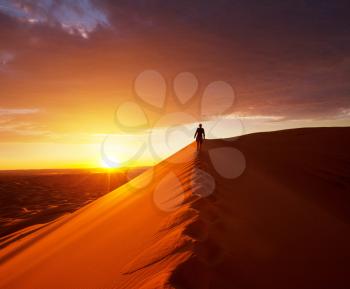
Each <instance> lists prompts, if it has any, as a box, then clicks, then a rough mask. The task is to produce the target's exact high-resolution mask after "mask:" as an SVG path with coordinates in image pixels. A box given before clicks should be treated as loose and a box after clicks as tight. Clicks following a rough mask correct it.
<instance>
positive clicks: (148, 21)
mask: <svg viewBox="0 0 350 289" xmlns="http://www.w3.org/2000/svg"><path fill="white" fill-rule="evenodd" d="M63 2H64V1H62V3H63ZM141 2H142V1H141ZM141 2H140V3H141ZM287 2H288V1H287ZM287 2H286V3H287ZM13 3H17V4H13ZM18 3H22V4H23V3H26V4H23V5H22V4H21V5H19V4H18ZM45 3H46V2H44V1H26V2H24V1H14V2H13V1H5V2H4V4H3V6H0V39H1V42H0V97H1V103H0V148H1V150H0V159H1V164H0V169H22V168H62V167H96V166H101V165H105V164H104V161H103V160H102V159H101V143H102V142H103V140H104V138H105V137H106V135H109V134H113V136H112V138H113V139H114V140H113V145H112V144H109V146H112V147H114V148H118V149H115V152H113V149H111V150H112V152H110V153H111V154H113V158H114V160H116V161H117V160H118V159H119V163H120V164H121V165H144V164H152V163H154V162H157V161H159V160H160V159H162V158H164V157H165V156H166V155H169V154H170V153H171V152H173V151H175V150H176V149H178V148H180V147H181V146H183V145H185V144H187V143H189V142H191V141H192V134H193V133H194V130H195V126H196V125H197V123H198V122H199V121H201V122H204V123H205V124H206V125H207V128H211V126H212V124H210V123H206V121H208V120H211V121H212V122H215V121H217V120H219V119H220V118H224V117H225V116H229V117H228V118H229V119H237V118H238V119H239V120H238V122H236V123H235V124H234V127H235V128H234V129H232V130H229V128H230V127H232V126H231V125H232V124H231V123H230V120H229V121H228V124H227V126H226V127H225V126H222V127H220V129H219V131H218V132H216V134H213V136H214V135H215V136H216V137H221V136H230V135H236V134H244V133H249V132H255V131H264V130H274V129H284V128H290V127H300V126H333V125H342V126H344V125H345V126H348V125H349V124H350V121H349V119H350V104H349V97H348V88H349V87H348V83H347V81H346V79H348V78H347V76H348V73H349V69H348V68H349V59H350V58H349V56H348V55H347V54H346V52H345V50H344V51H343V50H340V49H338V48H339V47H341V45H343V46H342V47H346V46H347V44H348V43H347V42H346V43H345V42H344V41H345V40H344V38H342V37H341V35H339V36H338V34H336V33H334V31H339V29H341V25H342V24H341V23H340V22H339V23H338V24H337V23H335V22H334V21H335V20H334V19H335V18H334V19H333V18H330V20H329V21H330V22H329V23H328V24H327V23H321V21H325V20H324V18H322V19H321V17H320V16H321V14H322V13H323V11H318V10H317V11H316V10H315V11H314V12H312V13H316V14H315V15H314V16H315V17H314V19H316V20H315V21H317V19H318V18H317V17H320V18H319V19H320V20H319V21H320V23H319V26H320V27H321V26H322V25H328V26H327V27H328V30H329V31H328V30H327V29H323V30H322V29H320V28H317V29H318V30H314V31H313V34H312V36H310V34H308V33H309V31H311V30H312V29H316V28H314V27H313V26H312V25H315V23H311V22H310V23H309V22H307V21H308V20H307V19H309V18H308V17H309V16H310V15H307V14H305V15H304V14H302V13H301V14H300V17H301V18H300V19H299V20H300V21H302V22H303V23H304V27H305V29H304V31H303V33H299V32H298V33H293V29H294V28H293V27H294V26H293V25H291V23H288V19H289V18H288V17H285V18H283V17H281V18H278V19H277V18H276V19H275V18H274V19H275V20H274V21H280V22H279V23H277V24H279V26H278V25H276V23H270V22H269V21H266V22H264V21H265V19H266V18H265V17H264V15H263V14H262V15H260V14H261V13H265V12H266V13H267V12H269V13H270V12H271V13H272V11H279V10H278V9H280V8H281V7H279V6H278V5H276V7H274V6H271V7H268V8H266V7H260V9H261V10H254V9H253V10H249V9H248V7H244V6H245V5H248V4H244V5H243V4H242V6H241V7H231V4H228V3H226V4H225V5H227V6H226V7H221V8H225V9H219V8H220V6H216V7H214V8H215V9H214V8H213V7H209V6H210V5H209V4H203V5H202V6H200V7H197V6H196V4H191V5H190V4H188V5H187V6H186V5H185V6H182V4H180V2H179V4H177V5H179V9H180V10H181V9H184V8H185V7H186V9H188V10H187V12H188V13H189V12H190V11H191V13H192V14H191V13H189V14H186V13H183V14H181V13H180V14H176V12H174V11H177V10H176V9H175V10H174V7H172V6H171V5H170V2H169V3H168V2H167V1H165V2H164V4H163V5H164V7H163V8H162V9H163V10H159V9H160V8H158V6H157V5H155V6H152V5H150V6H147V8H145V7H143V6H142V7H141V6H138V5H141V4H140V3H139V4H135V5H134V6H133V5H132V4H129V3H124V4H119V5H120V6H118V5H117V4H115V3H114V2H113V1H96V2H91V1H86V3H85V2H84V3H85V4H84V3H83V2H80V1H78V2H77V3H76V5H78V8H79V10H80V13H75V12H72V11H75V10H74V7H71V6H70V5H71V4H69V3H68V4H67V3H66V4H65V5H63V4H62V6H60V5H61V4H56V6H55V7H53V6H52V7H51V6H47V5H49V4H45ZM57 3H61V2H57ZM166 3H167V4H166ZM168 4H169V6H167V5H168ZM206 5H209V6H206ZM217 5H221V4H217ZM232 5H233V4H232ZM257 5H258V4H257ZM285 5H286V7H285V9H284V10H281V11H284V13H291V15H294V14H293V13H292V11H294V10H293V9H294V8H293V9H292V6H290V7H289V6H288V5H287V4H285ZM293 7H294V6H293ZM75 8H76V7H75ZM246 8H247V9H246ZM237 9H238V10H239V9H241V10H240V14H239V15H241V16H242V15H243V16H244V15H245V16H247V15H248V16H249V17H243V16H242V17H241V18H242V19H246V20H247V19H250V21H252V22H251V23H248V22H243V20H239V19H241V18H238V17H234V15H235V13H238V12H237V11H238V10H237ZM264 9H271V11H265V10H264ZM288 9H290V11H289V10H288ZM194 11H196V12H194ZM224 11H231V12H230V13H231V14H230V13H224ZM298 11H299V10H298ZM327 11H328V10H327ZM339 11H340V10H339ZM68 12H69V13H68ZM321 12H322V13H321ZM196 13H197V14H196ZM210 13H212V15H211V16H210V17H209V18H210V19H211V20H210V21H209V20H207V19H209V18H208V14H210ZM250 13H251V14H250ZM305 13H306V12H305ZM307 13H309V12H307ZM339 13H340V12H339ZM181 15H182V16H181ZM189 15H191V16H189ZM239 15H236V16H239ZM288 15H289V14H288ZM68 17H70V18H68ZM332 17H333V16H332ZM339 17H342V14H339V15H338V18H337V19H340V18H339ZM271 19H272V18H271ZM286 19H287V20H286ZM327 19H328V18H327ZM331 20H332V21H331ZM240 21H242V22H240ZM254 21H257V22H258V23H259V25H260V26H259V25H256V24H254V25H253V22H254ZM271 21H272V20H271ZM286 21H287V22H286ZM200 23H201V25H199V24H200ZM330 23H333V24H330ZM238 24H239V25H238ZM321 24H322V25H321ZM336 24H337V25H338V26H336ZM332 25H334V27H333V26H332ZM258 27H260V29H259V28H258ZM276 27H279V29H281V30H278V29H277V28H276ZM322 27H323V26H322ZM308 28H309V29H310V30H308ZM295 29H296V28H295ZM332 29H333V30H332ZM286 32H288V33H286ZM287 36H288V37H287ZM327 37H328V38H327ZM325 38H327V39H328V42H327V43H323V42H322V41H321V40H320V39H325ZM306 39H307V41H306ZM296 44H297V45H296ZM322 51H323V52H322ZM321 52H322V53H321ZM147 70H152V71H157V72H159V74H160V75H161V77H162V79H164V83H163V82H161V83H160V82H157V81H155V82H154V83H153V84H152V80H151V79H150V80H149V82H148V83H149V86H150V87H148V88H147V87H145V85H146V86H147V82H144V84H143V87H144V89H145V90H149V91H151V94H152V95H151V96H150V98H152V97H155V99H160V98H159V97H157V94H159V91H158V92H157V90H159V88H160V87H162V86H164V89H165V91H164V105H163V106H162V107H161V108H159V107H158V108H156V107H152V106H151V105H149V104H148V103H147V101H145V99H142V98H140V97H139V95H138V92H140V91H138V89H136V88H135V81H136V80H137V78H138V76H139V75H140V74H141V73H143V72H144V71H147ZM181 72H190V73H191V74H193V75H194V76H195V77H196V81H198V83H197V84H198V87H197V88H196V89H195V91H194V94H193V97H192V98H191V99H188V101H187V102H186V103H184V104H183V103H181V101H179V95H178V93H176V91H175V88H174V80H175V78H176V76H177V75H178V74H179V73H181ZM215 81H221V84H220V83H219V88H217V87H216V88H215V89H214V92H213V93H211V94H210V93H209V94H210V95H209V97H207V99H206V101H203V98H205V95H206V94H208V93H207V92H208V90H207V89H208V86H210V85H211V83H213V82H215ZM145 83H146V84H145ZM222 83H226V84H228V85H230V86H231V87H232V89H233V93H234V97H233V100H234V101H233V102H232V103H231V104H230V105H228V106H227V107H224V108H223V109H222V108H220V105H222V103H225V100H223V99H222V98H223V96H222V95H223V94H225V92H223V91H222V90H221V88H222V87H223V85H222ZM192 84H193V81H191V80H190V81H189V82H188V83H186V81H185V83H183V84H181V85H182V86H183V89H184V91H186V89H190V88H189V86H191V85H192ZM220 85H221V86H220ZM220 87H221V88H220ZM139 90H140V89H139ZM141 90H142V89H141ZM152 91H154V92H152ZM184 93H185V92H184ZM228 98H230V96H228ZM128 101H131V102H136V103H137V104H138V105H139V107H140V109H141V110H142V111H144V113H145V118H146V120H147V122H148V123H147V124H145V126H142V127H141V128H139V129H131V128H127V129H125V127H124V128H123V126H122V125H121V123H120V120H118V121H116V118H115V115H116V112H117V111H118V109H119V106H120V105H121V104H123V103H124V102H128ZM203 107H204V108H206V109H209V110H210V109H212V110H213V111H212V113H211V114H209V115H203ZM127 112H128V111H127ZM170 113H173V114H174V113H184V114H186V115H187V116H189V117H188V118H187V116H182V115H181V114H179V115H178V117H174V118H173V119H167V115H169V114H170ZM136 115H137V113H136V112H135V113H134V112H131V111H130V113H126V114H125V115H124V116H123V121H124V122H126V123H127V124H130V125H132V124H133V122H135V121H136V120H137V121H139V120H140V119H139V118H142V117H143V116H139V117H136ZM160 120H161V121H160ZM159 121H160V123H159ZM188 123H189V124H191V125H189V126H188V127H187V126H186V128H185V133H183V132H181V131H182V130H183V124H188ZM173 126H174V127H178V128H179V131H180V132H179V134H178V135H177V134H172V136H171V138H172V144H171V145H170V147H169V148H168V150H165V149H164V148H163V142H164V141H165V139H168V138H169V136H167V133H168V132H167V131H166V129H167V128H169V127H173ZM152 131H155V133H153V134H155V135H156V137H155V140H153V141H152V143H151V144H150V141H149V139H150V133H151V134H152ZM164 135H166V136H165V137H164ZM174 135H176V137H174ZM140 143H146V145H147V146H148V147H147V148H146V149H145V152H144V153H143V154H142V156H139V157H138V158H137V160H134V161H132V162H131V161H128V160H129V159H130V158H132V157H133V155H134V153H135V151H138V149H139V144H140ZM152 150H156V151H159V152H158V153H156V154H154V152H153V153H152ZM120 159H122V160H120Z"/></svg>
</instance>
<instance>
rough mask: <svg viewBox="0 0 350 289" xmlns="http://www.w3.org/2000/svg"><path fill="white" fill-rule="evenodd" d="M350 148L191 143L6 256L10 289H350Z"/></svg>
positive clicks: (259, 138) (297, 141)
mask: <svg viewBox="0 0 350 289" xmlns="http://www.w3.org/2000/svg"><path fill="white" fill-rule="evenodd" d="M222 147H235V148H236V149H238V150H239V151H240V152H241V153H242V154H243V155H244V157H245V160H244V162H245V163H244V165H245V166H246V168H245V170H244V171H243V173H242V168H241V167H239V168H236V166H235V160H237V159H235V158H233V159H232V158H230V157H227V156H226V157H225V156H223V155H221V154H220V152H225V149H220V148H222ZM349 147H350V129H349V128H317V129H316V128H315V129H298V130H288V131H280V132H272V133H261V134H253V135H247V136H244V137H241V138H240V139H239V140H235V141H234V140H229V139H228V140H208V141H206V142H205V147H204V150H203V151H202V152H201V153H200V154H197V153H196V152H195V146H194V145H193V144H191V145H190V146H188V147H186V148H184V149H183V150H181V151H179V152H178V153H176V154H175V155H173V156H171V157H170V158H169V159H167V160H165V161H163V162H161V163H160V164H158V165H157V166H155V167H154V168H153V169H150V170H149V171H146V172H144V173H143V174H141V175H139V176H138V177H136V178H135V179H134V180H132V181H131V182H129V183H127V184H125V185H123V186H122V187H120V188H118V189H116V190H114V191H112V192H111V193H109V194H107V195H105V196H103V197H102V198H100V199H98V200H96V201H94V202H93V203H91V204H89V205H87V206H86V207H84V208H82V209H80V210H78V211H76V212H74V213H73V214H71V215H69V216H64V217H61V218H60V219H58V220H56V221H55V222H52V223H51V224H48V225H47V226H44V227H43V228H41V229H39V230H37V231H34V232H33V233H31V234H29V235H28V236H26V237H24V238H23V239H20V240H18V241H16V242H13V243H12V244H10V245H9V246H7V247H5V248H4V249H3V250H2V251H1V252H0V288H1V289H16V288H21V289H22V288H26V289H41V288H53V289H55V288H60V289H62V288H67V289H70V288H72V289H73V288H87V289H89V288H91V289H95V288H96V289H97V288H106V289H107V288H118V289H119V288H142V289H155V288H179V289H192V288H194V289H197V288H198V289H200V288H250V289H251V288H276V289H280V288H284V289H288V288H290V289H292V288H293V289H294V288H308V289H309V288H347V287H350V277H349V274H348V270H347V265H346V264H348V263H349V261H350V250H349V246H348V244H349V243H350V233H349V231H350V230H349V223H350V214H349V211H348V210H347V204H349V201H350V196H349V194H348V192H349V180H350V176H349V161H350V153H349V152H348V148H349ZM213 149H215V153H214V154H213V153H210V151H211V150H213ZM213 155H214V157H215V156H216V157H217V158H218V159H219V160H220V165H219V166H218V165H216V164H215V159H213ZM239 157H240V158H241V156H239ZM225 162H228V163H229V165H228V166H226V164H225ZM240 165H241V164H238V163H237V166H240ZM218 167H219V168H220V169H219V170H218V169H217V168H218ZM225 167H229V168H234V171H233V173H232V172H231V173H230V172H227V173H224V174H223V173H222V172H221V171H220V170H222V168H225ZM235 169H237V172H236V171H235ZM150 178H152V181H151V182H149V181H147V182H145V180H146V179H147V180H149V179H150ZM143 183H146V184H147V185H146V186H145V187H143V186H142V185H141V184H143Z"/></svg>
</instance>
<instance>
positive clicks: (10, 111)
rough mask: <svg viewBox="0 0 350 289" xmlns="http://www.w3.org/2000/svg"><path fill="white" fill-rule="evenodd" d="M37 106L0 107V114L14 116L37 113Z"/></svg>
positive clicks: (38, 110)
mask: <svg viewBox="0 0 350 289" xmlns="http://www.w3.org/2000/svg"><path fill="white" fill-rule="evenodd" d="M39 112H40V109H38V108H0V116H15V115H25V114H34V113H39Z"/></svg>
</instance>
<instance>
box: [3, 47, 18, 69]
mask: <svg viewBox="0 0 350 289" xmlns="http://www.w3.org/2000/svg"><path fill="white" fill-rule="evenodd" d="M14 59H15V54H14V53H12V52H10V51H0V72H5V71H7V70H8V65H9V63H11V62H12V61H13V60H14Z"/></svg>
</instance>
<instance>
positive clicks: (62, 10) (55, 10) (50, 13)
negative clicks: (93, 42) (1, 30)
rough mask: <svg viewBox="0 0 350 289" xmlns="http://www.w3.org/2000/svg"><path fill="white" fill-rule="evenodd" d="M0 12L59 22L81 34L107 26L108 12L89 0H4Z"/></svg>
mask: <svg viewBox="0 0 350 289" xmlns="http://www.w3.org/2000/svg"><path fill="white" fill-rule="evenodd" d="M0 12H2V13H4V14H6V15H9V16H11V17H14V18H16V19H17V20H20V21H22V22H25V23H28V24H46V25H50V26H58V27H60V28H61V29H63V30H64V31H66V32H68V33H69V34H78V35H80V36H81V37H83V38H88V37H89V34H90V33H92V32H93V31H94V30H95V29H96V28H97V27H98V26H101V27H108V26H109V21H108V18H107V15H106V14H105V13H104V12H103V11H102V10H100V9H98V8H97V7H96V6H95V5H94V4H93V3H92V2H91V0H78V1H70V0H60V1H57V0H37V1H35V0H12V1H11V0H5V1H3V3H2V4H0Z"/></svg>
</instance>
